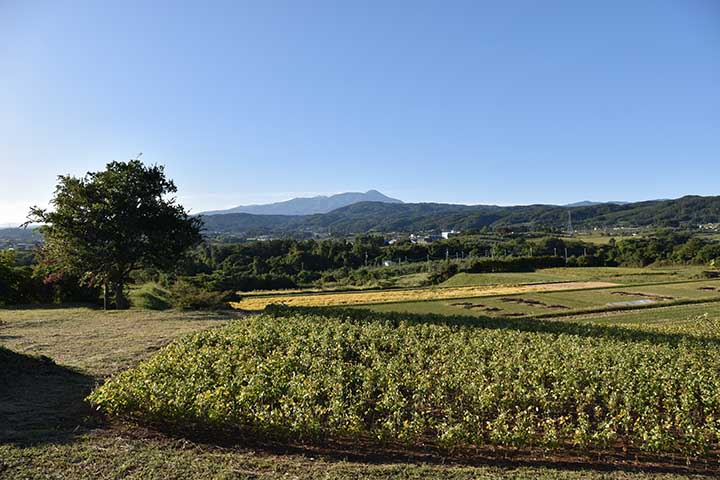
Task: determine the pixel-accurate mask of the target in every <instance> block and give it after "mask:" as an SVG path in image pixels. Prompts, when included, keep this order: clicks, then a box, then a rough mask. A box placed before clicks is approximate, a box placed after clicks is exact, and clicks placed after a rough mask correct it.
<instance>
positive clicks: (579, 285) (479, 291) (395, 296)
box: [232, 282, 617, 310]
mask: <svg viewBox="0 0 720 480" xmlns="http://www.w3.org/2000/svg"><path fill="white" fill-rule="evenodd" d="M614 286H617V284H616V283H609V282H562V283H541V284H534V285H515V286H489V285H477V286H468V287H446V288H415V289H407V290H375V291H370V292H343V293H325V294H316V295H313V294H310V295H270V296H265V297H259V296H250V297H248V298H243V299H242V300H240V301H239V302H233V303H232V306H233V307H234V308H237V309H240V310H262V309H264V308H265V307H266V306H268V305H270V304H284V305H288V306H293V307H331V306H346V305H366V304H376V303H393V302H408V301H413V302H417V301H425V300H446V299H453V298H469V297H484V296H489V295H511V294H514V293H532V292H556V291H562V290H580V289H588V288H603V287H614Z"/></svg>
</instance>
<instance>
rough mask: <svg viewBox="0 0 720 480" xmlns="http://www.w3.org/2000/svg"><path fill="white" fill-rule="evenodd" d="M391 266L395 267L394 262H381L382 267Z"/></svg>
mask: <svg viewBox="0 0 720 480" xmlns="http://www.w3.org/2000/svg"><path fill="white" fill-rule="evenodd" d="M393 265H395V262H393V261H392V260H383V267H392V266H393Z"/></svg>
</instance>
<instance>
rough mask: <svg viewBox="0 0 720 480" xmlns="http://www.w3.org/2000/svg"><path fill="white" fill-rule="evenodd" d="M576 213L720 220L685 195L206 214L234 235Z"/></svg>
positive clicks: (539, 221) (585, 223)
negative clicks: (573, 203)
mask: <svg viewBox="0 0 720 480" xmlns="http://www.w3.org/2000/svg"><path fill="white" fill-rule="evenodd" d="M568 212H571V213H572V221H573V224H574V225H575V227H576V228H594V227H598V228H607V227H643V226H655V227H687V226H697V225H698V224H700V223H720V196H716V197H700V196H686V197H681V198H678V199H674V200H648V201H643V202H634V203H627V204H613V203H601V204H597V205H589V206H578V207H566V206H560V205H543V204H536V205H520V206H508V207H504V206H497V205H456V204H444V203H402V204H391V203H380V202H360V203H355V204H352V205H348V206H345V207H341V208H339V209H336V210H333V211H331V212H328V213H324V214H314V215H305V216H277V215H251V214H225V215H214V216H206V217H204V220H205V228H206V231H207V232H215V233H228V234H234V235H247V236H252V235H255V236H257V235H276V236H278V235H301V234H305V233H308V232H327V231H331V232H334V233H338V234H355V233H367V232H379V233H382V232H408V233H410V232H419V231H429V230H449V229H456V230H475V229H481V228H483V227H488V228H498V227H506V228H514V229H543V228H560V229H562V228H564V227H565V225H566V224H567V220H568Z"/></svg>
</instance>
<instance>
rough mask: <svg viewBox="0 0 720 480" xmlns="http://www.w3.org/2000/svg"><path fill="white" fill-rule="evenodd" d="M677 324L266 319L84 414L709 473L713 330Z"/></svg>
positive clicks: (143, 375)
mask: <svg viewBox="0 0 720 480" xmlns="http://www.w3.org/2000/svg"><path fill="white" fill-rule="evenodd" d="M688 320H690V321H689V322H685V323H678V324H670V325H640V326H635V327H625V326H594V325H592V324H578V323H574V322H557V321H541V320H530V321H528V320H512V321H508V320H491V319H486V320H482V321H476V322H473V321H467V320H463V319H462V318H461V317H455V318H450V317H441V316H428V315H425V316H420V315H417V316H407V315H401V314H394V315H393V314H390V315H382V314H377V313H370V312H368V311H354V312H353V311H347V310H346V311H339V310H338V311H325V312H321V313H313V311H312V310H309V309H304V310H302V309H301V310H293V309H284V310H275V312H274V314H272V315H264V316H256V317H253V318H251V319H248V320H247V321H243V322H235V323H233V324H230V325H228V326H226V327H221V328H218V329H213V330H209V331H206V332H202V333H199V334H195V335H191V336H188V337H185V338H184V339H182V340H180V341H177V342H174V343H172V344H171V345H169V346H168V347H166V348H165V349H163V350H162V351H161V352H159V353H158V354H157V355H155V356H153V357H152V358H151V359H150V360H149V361H147V362H145V363H143V364H142V365H140V366H139V367H138V368H135V369H131V370H128V371H125V372H122V373H120V374H118V375H115V376H114V377H113V378H112V379H110V380H109V381H108V382H107V383H105V384H104V385H103V386H102V387H100V388H99V389H98V390H96V391H95V392H94V393H93V394H92V395H91V397H90V398H91V401H92V402H93V403H94V404H95V405H96V406H97V407H98V408H100V409H101V410H103V411H105V412H107V413H108V414H111V415H117V416H120V417H129V418H134V419H137V420H140V421H141V422H162V423H164V424H169V425H178V426H182V425H185V424H190V425H198V426H199V428H203V429H221V430H224V431H237V432H238V433H237V434H238V435H252V436H260V437H263V438H273V439H276V440H282V439H283V438H301V439H305V440H306V441H308V442H317V441H323V440H328V439H336V440H338V439H346V440H348V441H363V442H364V441H370V442H380V443H384V442H389V441H392V442H399V443H400V444H402V445H406V446H414V445H424V444H436V445H438V446H441V447H443V448H468V447H474V446H485V445H497V446H499V447H518V448H524V447H532V446H539V447H543V448H549V449H555V448H563V447H573V448H581V449H599V450H607V449H611V450H612V449H620V450H623V451H627V450H635V451H638V452H645V453H658V454H660V453H674V454H681V455H683V456H686V457H687V458H692V457H697V456H702V457H705V456H710V457H712V458H715V457H714V455H715V454H714V453H712V452H714V451H716V449H717V447H718V446H719V445H720V374H719V373H718V372H720V319H718V318H717V317H714V316H712V317H711V316H709V315H703V316H699V317H695V318H692V319H688ZM559 352H562V354H558V353H559Z"/></svg>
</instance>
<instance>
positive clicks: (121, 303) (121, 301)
mask: <svg viewBox="0 0 720 480" xmlns="http://www.w3.org/2000/svg"><path fill="white" fill-rule="evenodd" d="M129 307H130V305H129V304H128V300H127V298H125V283H124V282H122V281H120V282H117V283H115V308H116V309H118V310H127V309H128V308H129Z"/></svg>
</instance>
